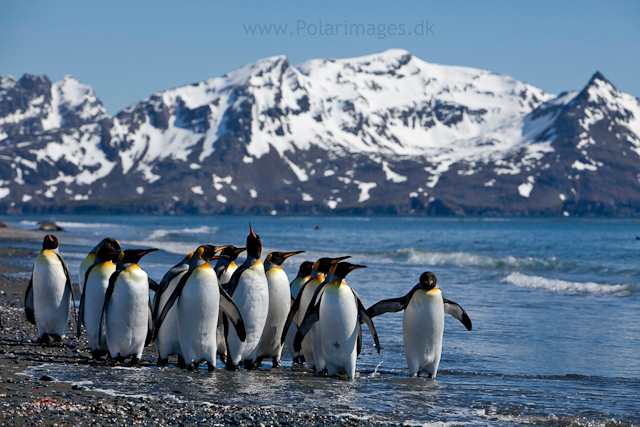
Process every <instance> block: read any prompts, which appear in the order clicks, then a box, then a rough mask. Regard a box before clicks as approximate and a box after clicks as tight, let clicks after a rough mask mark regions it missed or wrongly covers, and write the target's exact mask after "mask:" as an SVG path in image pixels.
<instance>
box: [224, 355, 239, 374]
mask: <svg viewBox="0 0 640 427" xmlns="http://www.w3.org/2000/svg"><path fill="white" fill-rule="evenodd" d="M226 369H227V371H232V372H235V371H237V370H238V367H237V366H236V365H234V364H233V363H231V359H230V358H228V359H227V364H226Z"/></svg>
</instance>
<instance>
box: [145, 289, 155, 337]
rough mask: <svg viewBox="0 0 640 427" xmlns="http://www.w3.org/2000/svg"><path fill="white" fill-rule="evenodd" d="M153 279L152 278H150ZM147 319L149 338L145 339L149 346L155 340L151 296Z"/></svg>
mask: <svg viewBox="0 0 640 427" xmlns="http://www.w3.org/2000/svg"><path fill="white" fill-rule="evenodd" d="M149 280H151V279H149ZM148 316H149V318H148V320H147V338H145V340H144V346H145V347H146V346H148V345H149V344H151V341H153V306H152V305H151V297H149V313H148Z"/></svg>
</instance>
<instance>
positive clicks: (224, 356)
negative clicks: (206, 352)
mask: <svg viewBox="0 0 640 427" xmlns="http://www.w3.org/2000/svg"><path fill="white" fill-rule="evenodd" d="M218 357H219V358H220V361H221V362H222V363H224V364H225V365H226V364H227V355H226V354H219V355H218Z"/></svg>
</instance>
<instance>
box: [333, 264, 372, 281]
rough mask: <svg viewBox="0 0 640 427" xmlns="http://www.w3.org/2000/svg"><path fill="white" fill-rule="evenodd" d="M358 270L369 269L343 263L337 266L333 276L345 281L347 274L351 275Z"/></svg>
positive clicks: (364, 266)
mask: <svg viewBox="0 0 640 427" xmlns="http://www.w3.org/2000/svg"><path fill="white" fill-rule="evenodd" d="M358 268H367V266H366V265H358V264H351V263H350V262H341V263H339V264H338V265H336V266H335V269H334V271H333V274H334V275H336V276H337V277H339V278H340V279H344V278H345V277H347V274H349V273H350V272H352V271H353V270H356V269H358Z"/></svg>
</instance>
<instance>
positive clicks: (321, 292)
mask: <svg viewBox="0 0 640 427" xmlns="http://www.w3.org/2000/svg"><path fill="white" fill-rule="evenodd" d="M358 268H365V266H364V265H355V264H351V263H348V262H341V263H339V264H337V265H336V266H335V267H334V268H332V271H331V274H332V276H331V277H332V279H333V280H331V281H330V282H329V281H328V282H327V283H324V284H323V285H321V286H320V287H318V289H317V290H316V292H315V294H314V296H313V299H312V300H311V304H310V308H309V309H308V310H307V313H306V315H305V317H304V320H303V321H302V323H301V325H300V328H299V329H298V332H297V334H296V337H295V340H294V342H293V349H294V351H298V350H300V347H301V343H302V339H303V338H304V336H305V335H306V334H307V333H308V332H309V331H310V330H311V328H312V327H313V325H314V324H316V323H319V324H320V330H319V332H320V334H319V335H320V336H319V337H315V339H318V338H319V341H320V344H321V346H322V354H323V358H324V363H325V364H326V369H327V373H328V374H329V375H330V376H334V375H337V374H339V373H344V374H346V375H347V377H349V379H353V378H354V377H355V373H356V359H357V357H358V347H359V345H358V341H359V339H358V338H359V336H360V323H365V324H366V325H367V327H368V328H369V332H371V336H372V337H373V340H374V342H375V345H376V348H377V350H378V353H380V343H379V341H378V334H377V333H376V328H375V327H374V325H373V322H372V321H371V318H370V317H369V314H368V313H367V311H366V310H365V308H364V306H363V305H362V301H360V297H359V296H358V294H357V293H356V292H355V291H354V290H353V289H352V288H351V287H350V286H349V285H347V284H346V283H345V281H344V278H345V277H346V276H347V274H349V272H351V271H353V270H355V269H358Z"/></svg>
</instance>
